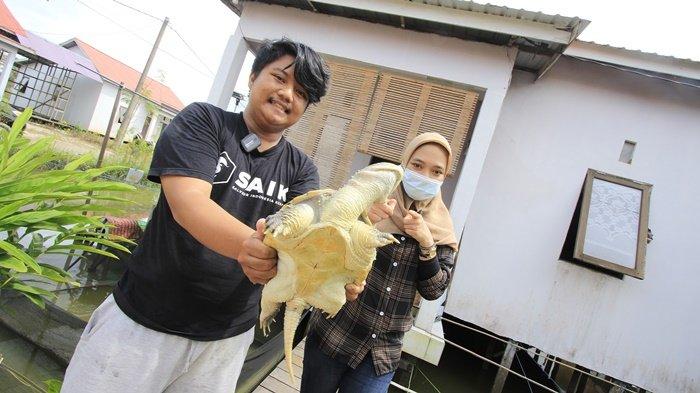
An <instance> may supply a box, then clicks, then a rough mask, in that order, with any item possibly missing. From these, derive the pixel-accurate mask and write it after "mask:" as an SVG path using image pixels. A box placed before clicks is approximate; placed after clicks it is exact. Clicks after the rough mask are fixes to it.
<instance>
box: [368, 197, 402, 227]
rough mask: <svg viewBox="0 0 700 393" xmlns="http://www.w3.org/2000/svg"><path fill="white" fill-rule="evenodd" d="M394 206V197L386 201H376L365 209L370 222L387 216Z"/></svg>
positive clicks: (373, 222)
mask: <svg viewBox="0 0 700 393" xmlns="http://www.w3.org/2000/svg"><path fill="white" fill-rule="evenodd" d="M395 207H396V199H387V200H386V202H377V203H375V204H374V205H372V206H370V208H369V210H367V216H368V217H369V220H370V221H371V222H372V224H376V223H378V222H379V221H381V220H383V219H385V218H389V217H390V216H391V214H392V213H393V212H394V208H395Z"/></svg>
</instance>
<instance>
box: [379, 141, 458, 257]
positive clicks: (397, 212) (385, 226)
mask: <svg viewBox="0 0 700 393" xmlns="http://www.w3.org/2000/svg"><path fill="white" fill-rule="evenodd" d="M426 143H436V144H438V145H440V146H442V147H444V148H445V149H446V150H447V168H445V170H446V172H447V173H449V172H450V166H451V165H452V149H451V148H450V144H449V142H447V139H445V137H443V136H442V135H440V134H438V133H436V132H427V133H424V134H421V135H419V136H417V137H415V138H413V140H412V141H411V143H409V144H408V146H406V150H404V152H403V158H402V159H401V165H403V166H404V168H406V167H407V165H408V160H409V159H410V158H411V156H412V155H413V152H415V151H416V149H418V148H419V147H421V146H423V145H424V144H426ZM389 198H394V199H396V208H394V214H392V215H391V216H390V217H389V218H385V219H384V220H382V221H379V222H378V223H377V225H376V226H377V229H379V230H380V231H383V232H389V233H400V234H403V235H405V234H406V232H405V231H404V228H403V218H404V217H405V216H406V214H408V209H409V207H410V206H411V204H415V210H416V211H417V212H418V213H420V214H421V215H422V216H423V220H424V221H425V223H426V224H427V225H428V229H430V233H432V235H433V240H434V241H435V243H436V244H438V245H446V246H450V247H451V248H452V249H454V250H455V251H457V238H456V237H455V233H454V226H453V225H452V218H451V217H450V212H449V211H448V210H447V206H445V203H444V202H443V201H442V192H441V191H439V192H438V194H437V195H436V196H435V197H434V198H432V199H428V200H425V201H414V200H412V199H411V198H409V197H408V195H406V192H405V191H404V190H403V184H401V185H399V186H398V187H396V190H394V192H393V193H392V194H391V195H390V196H389Z"/></svg>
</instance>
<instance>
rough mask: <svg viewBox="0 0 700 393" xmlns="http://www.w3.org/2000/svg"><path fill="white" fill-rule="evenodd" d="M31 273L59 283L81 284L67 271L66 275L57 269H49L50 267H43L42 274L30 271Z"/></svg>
mask: <svg viewBox="0 0 700 393" xmlns="http://www.w3.org/2000/svg"><path fill="white" fill-rule="evenodd" d="M29 275H33V276H37V277H41V278H44V279H48V280H51V281H54V282H58V283H64V284H69V285H72V286H74V287H76V286H78V285H80V284H79V283H78V282H77V281H75V280H73V277H71V276H70V275H68V274H67V273H66V275H63V274H61V273H59V272H58V271H56V270H53V269H48V268H43V269H42V271H41V274H32V273H30V274H29Z"/></svg>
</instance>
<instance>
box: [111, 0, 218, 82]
mask: <svg viewBox="0 0 700 393" xmlns="http://www.w3.org/2000/svg"><path fill="white" fill-rule="evenodd" d="M112 1H113V2H115V3H117V4H119V5H121V6H123V7H126V8H128V9H130V10H132V11H136V12H138V13H139V14H142V15H146V16H148V17H150V18H153V19H155V20H157V21H160V22H163V19H160V18H158V17H157V16H154V15H151V14H149V13H148V12H146V11H143V10H140V9H138V8H135V7H132V6H130V5H128V4H124V3H122V2H121V1H119V0H112ZM168 28H169V29H170V30H172V31H173V32H174V33H175V34H177V36H178V37H179V38H180V40H181V41H182V43H183V44H185V46H186V47H187V49H189V50H190V52H192V54H193V55H194V57H196V58H197V60H199V62H200V63H201V64H202V65H203V66H204V68H206V69H207V71H209V73H210V74H211V75H212V76H213V75H214V71H212V70H211V69H210V68H209V66H208V65H207V63H205V62H204V61H203V60H202V58H201V57H200V56H199V54H198V53H197V51H195V50H194V48H192V46H191V45H190V44H189V43H188V42H187V41H186V40H185V38H184V37H183V36H182V34H180V32H178V31H177V30H176V29H175V28H174V27H173V26H172V24H169V25H168Z"/></svg>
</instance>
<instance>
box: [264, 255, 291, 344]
mask: <svg viewBox="0 0 700 393" xmlns="http://www.w3.org/2000/svg"><path fill="white" fill-rule="evenodd" d="M293 269H294V261H293V260H292V259H291V258H290V257H289V255H287V254H286V253H284V252H281V251H280V252H279V259H278V262H277V275H276V276H275V277H274V278H273V279H272V280H270V281H268V283H267V284H265V286H264V287H263V291H262V297H261V299H260V327H261V328H262V331H263V334H265V335H266V336H267V333H268V332H269V331H270V325H271V324H272V322H274V320H275V319H274V316H275V314H277V311H278V310H279V308H280V307H281V306H282V304H283V303H285V302H286V301H288V300H289V299H291V298H292V297H293V296H294V283H295V277H294V274H293Z"/></svg>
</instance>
